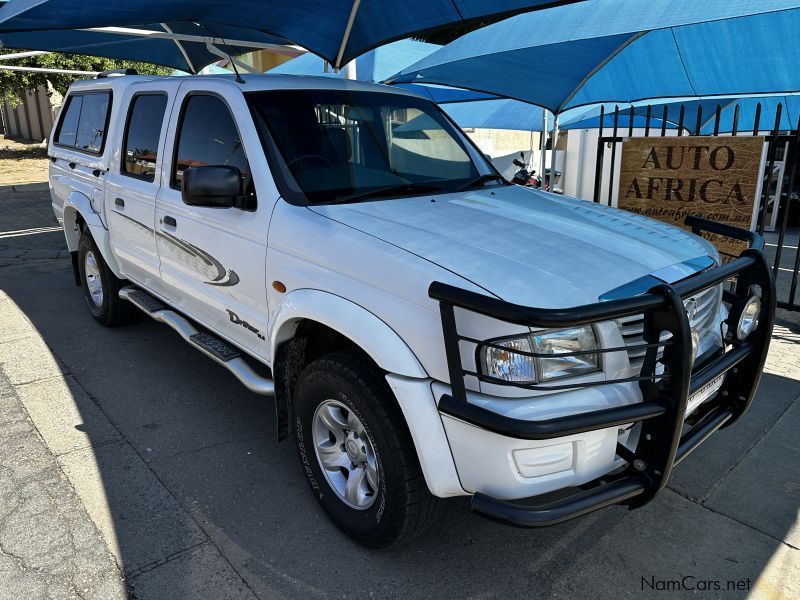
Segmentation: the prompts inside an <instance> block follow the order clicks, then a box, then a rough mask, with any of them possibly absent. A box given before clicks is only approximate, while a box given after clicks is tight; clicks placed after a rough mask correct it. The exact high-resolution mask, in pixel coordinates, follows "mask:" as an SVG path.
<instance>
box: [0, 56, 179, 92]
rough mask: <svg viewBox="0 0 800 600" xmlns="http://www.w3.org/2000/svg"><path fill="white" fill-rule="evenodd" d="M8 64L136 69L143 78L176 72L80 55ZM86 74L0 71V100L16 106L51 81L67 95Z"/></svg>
mask: <svg viewBox="0 0 800 600" xmlns="http://www.w3.org/2000/svg"><path fill="white" fill-rule="evenodd" d="M4 64H7V65H12V66H18V67H44V68H48V69H69V70H72V71H108V70H110V69H136V70H137V71H138V72H139V73H140V74H142V75H169V74H170V73H171V72H172V69H170V68H167V67H160V66H157V65H153V64H149V63H139V62H133V61H129V60H114V59H111V58H100V57H97V56H84V55H80V54H57V53H51V54H42V55H40V56H31V57H28V58H20V59H17V60H10V61H4ZM86 77H87V76H85V75H63V74H59V73H36V72H29V71H0V98H2V97H3V96H5V97H7V98H8V99H9V100H10V102H11V103H12V104H17V103H18V102H19V101H20V100H21V99H22V97H23V95H24V93H25V90H31V89H35V88H36V87H37V86H40V85H47V82H48V81H49V82H50V83H51V84H52V85H53V87H54V88H55V89H56V90H57V91H58V92H60V93H61V94H64V93H66V91H67V88H68V87H69V85H70V84H71V83H72V82H73V81H75V80H76V79H83V78H86Z"/></svg>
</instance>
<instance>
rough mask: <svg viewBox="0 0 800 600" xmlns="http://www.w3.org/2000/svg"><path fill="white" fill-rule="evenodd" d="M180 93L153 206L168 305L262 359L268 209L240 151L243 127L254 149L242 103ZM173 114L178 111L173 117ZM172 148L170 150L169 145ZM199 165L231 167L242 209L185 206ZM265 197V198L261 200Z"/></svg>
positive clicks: (207, 94)
mask: <svg viewBox="0 0 800 600" xmlns="http://www.w3.org/2000/svg"><path fill="white" fill-rule="evenodd" d="M186 87H188V88H189V89H188V90H182V92H181V93H180V94H179V102H178V103H176V109H175V111H173V116H172V123H171V125H170V131H171V132H173V131H174V132H175V135H174V136H170V137H171V139H172V144H168V148H167V152H169V154H170V156H171V159H170V160H171V165H170V166H169V169H168V171H169V172H168V173H164V176H163V177H162V186H161V189H160V191H159V195H158V200H157V203H156V219H155V221H156V223H155V227H156V244H157V247H158V255H159V259H160V270H161V278H162V280H163V283H164V285H165V286H166V289H167V291H166V294H167V296H168V298H169V299H170V300H171V301H172V302H173V303H174V304H175V305H176V306H177V307H179V308H182V309H184V310H185V312H187V313H188V314H189V315H190V316H192V317H193V318H195V319H196V320H198V321H200V322H201V323H202V324H203V325H205V326H206V327H208V328H209V329H211V330H212V331H214V332H216V333H217V334H219V335H221V336H222V337H224V338H226V339H228V340H230V341H232V342H234V343H235V344H236V345H238V346H240V347H242V348H244V349H245V350H247V351H249V352H250V353H252V354H255V355H256V356H260V357H264V358H267V357H268V355H269V352H268V344H267V341H266V339H265V332H266V330H267V304H266V281H265V280H266V274H265V265H266V256H267V231H268V226H269V217H270V214H271V211H272V205H273V204H274V201H275V199H272V202H269V201H267V200H268V199H266V198H265V199H262V198H259V197H258V196H257V194H256V191H257V190H256V182H255V181H254V179H253V176H252V171H251V167H250V161H248V157H247V153H246V152H245V144H244V142H243V137H242V135H241V133H240V132H241V131H242V129H243V127H244V126H246V127H247V128H248V129H247V131H248V133H250V134H251V135H252V136H253V139H254V143H255V148H256V149H257V150H259V151H260V144H259V143H258V140H257V135H256V134H255V131H254V129H253V126H252V123H249V122H248V123H237V122H236V119H235V118H234V116H233V115H234V111H232V110H231V105H230V102H233V103H234V104H235V109H236V110H235V114H239V115H249V112H248V111H247V107H246V105H245V103H244V98H243V97H242V96H241V93H240V92H238V90H236V93H237V94H238V96H237V95H234V97H233V98H229V99H224V98H223V96H222V95H218V94H212V93H210V92H199V91H192V90H191V86H186ZM178 107H180V110H178ZM170 145H172V146H173V147H172V148H169V146H170ZM206 165H209V166H210V165H215V166H217V165H229V166H234V167H237V168H238V169H239V170H240V172H241V174H242V179H243V184H244V189H245V194H246V196H247V206H246V207H245V208H242V209H240V208H210V207H198V206H189V205H187V204H185V203H184V202H183V200H182V197H181V191H180V190H181V181H182V178H183V173H184V171H185V170H187V169H190V168H192V167H200V166H206ZM265 195H266V194H265Z"/></svg>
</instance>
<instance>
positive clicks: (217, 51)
mask: <svg viewBox="0 0 800 600" xmlns="http://www.w3.org/2000/svg"><path fill="white" fill-rule="evenodd" d="M201 27H204V28H205V29H208V31H209V32H210V33H211V35H213V36H214V38H219V39H220V40H222V45H223V46H224V47H225V50H220V49H219V48H217V47H216V46H215V45H214V44H212V43H210V42H209V41H208V40H207V41H206V47H207V48H208V49H209V50H210V51H211V52H213V53H214V54H217V55H220V54H224V55H226V56H227V57H228V62H229V63H230V64H231V67H233V72H234V73H236V83H245V81H244V79H242V76H241V75H240V74H239V69H238V68H237V67H236V60H235V59H234V58H233V56H231V53H230V52H228V50H227V48H228V43H227V42H226V41H225V38H224V37H222V36H218V35H217V34H216V33H214V32H213V31H212V30H211V28H210V27H209V26H208V25H205V24H204V25H201ZM212 48H213V49H212Z"/></svg>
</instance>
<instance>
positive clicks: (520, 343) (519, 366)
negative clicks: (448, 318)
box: [478, 325, 600, 383]
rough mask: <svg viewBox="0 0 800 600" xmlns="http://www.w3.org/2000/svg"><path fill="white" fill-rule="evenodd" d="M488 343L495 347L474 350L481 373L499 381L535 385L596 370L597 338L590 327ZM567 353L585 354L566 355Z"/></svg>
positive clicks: (598, 367) (538, 333)
mask: <svg viewBox="0 0 800 600" xmlns="http://www.w3.org/2000/svg"><path fill="white" fill-rule="evenodd" d="M491 343H492V344H493V345H494V346H499V347H493V346H480V347H479V349H478V356H479V363H480V367H481V372H482V373H483V374H484V375H488V376H490V377H495V378H497V379H502V380H503V381H508V382H513V383H536V382H539V381H551V380H553V379H560V378H562V377H574V376H576V375H583V374H585V373H590V372H592V371H597V370H599V369H600V360H599V355H598V353H596V352H593V351H595V350H597V338H596V336H595V333H594V329H593V328H592V326H591V325H585V326H583V327H575V328H573V329H559V330H549V331H539V332H536V333H530V334H527V335H522V336H518V337H514V338H506V339H503V340H497V341H492V342H491ZM570 352H581V353H585V354H578V355H576V356H572V355H567V354H568V353H570ZM525 353H528V354H525ZM530 354H536V355H538V356H530Z"/></svg>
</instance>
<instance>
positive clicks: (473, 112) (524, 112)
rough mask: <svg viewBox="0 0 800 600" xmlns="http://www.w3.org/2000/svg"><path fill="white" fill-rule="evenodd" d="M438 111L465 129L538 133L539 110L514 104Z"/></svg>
mask: <svg viewBox="0 0 800 600" xmlns="http://www.w3.org/2000/svg"><path fill="white" fill-rule="evenodd" d="M417 87H422V86H417ZM442 108H443V109H444V111H445V112H446V113H447V114H448V115H450V117H452V119H453V120H454V121H455V122H456V123H458V124H459V125H460V126H461V127H465V128H475V129H514V130H518V131H541V130H542V120H543V119H542V113H543V109H542V108H541V107H539V106H535V105H533V104H526V103H525V102H519V101H517V100H505V99H501V100H481V101H477V102H459V103H456V104H443V105H442Z"/></svg>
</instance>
